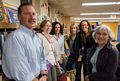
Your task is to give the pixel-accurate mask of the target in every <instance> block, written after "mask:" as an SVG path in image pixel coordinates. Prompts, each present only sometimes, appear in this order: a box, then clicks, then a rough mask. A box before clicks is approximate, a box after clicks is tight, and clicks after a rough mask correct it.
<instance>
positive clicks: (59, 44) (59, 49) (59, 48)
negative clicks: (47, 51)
mask: <svg viewBox="0 0 120 81" xmlns="http://www.w3.org/2000/svg"><path fill="white" fill-rule="evenodd" d="M52 40H53V44H54V47H55V58H56V60H57V61H59V60H60V57H61V54H64V36H63V35H61V34H60V35H59V37H58V38H57V37H56V36H55V35H53V36H52Z"/></svg>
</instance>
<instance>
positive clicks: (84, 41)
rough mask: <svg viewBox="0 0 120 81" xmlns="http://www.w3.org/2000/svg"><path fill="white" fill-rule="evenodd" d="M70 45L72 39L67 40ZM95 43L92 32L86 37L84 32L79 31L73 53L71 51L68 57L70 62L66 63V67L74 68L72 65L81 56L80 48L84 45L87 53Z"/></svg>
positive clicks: (68, 68)
mask: <svg viewBox="0 0 120 81" xmlns="http://www.w3.org/2000/svg"><path fill="white" fill-rule="evenodd" d="M67 43H68V45H70V40H69V39H68V40H67ZM94 43H95V41H94V39H93V38H92V33H91V34H90V35H89V36H88V37H86V38H85V37H84V35H83V32H78V33H77V35H76V38H75V40H74V43H73V53H70V56H69V58H68V62H67V64H66V69H67V70H71V69H73V67H72V65H73V64H74V63H76V62H77V59H78V57H79V55H80V54H79V50H80V49H81V48H82V47H84V53H85V54H87V52H89V49H90V48H91V47H92V45H93V44H94Z"/></svg>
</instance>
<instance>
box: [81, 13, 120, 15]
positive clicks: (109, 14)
mask: <svg viewBox="0 0 120 81" xmlns="http://www.w3.org/2000/svg"><path fill="white" fill-rule="evenodd" d="M80 15H120V12H112V13H81V14H80Z"/></svg>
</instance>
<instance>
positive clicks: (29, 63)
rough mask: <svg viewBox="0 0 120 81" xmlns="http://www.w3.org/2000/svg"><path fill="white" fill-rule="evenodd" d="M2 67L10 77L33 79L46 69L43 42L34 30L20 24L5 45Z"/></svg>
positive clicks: (27, 80)
mask: <svg viewBox="0 0 120 81" xmlns="http://www.w3.org/2000/svg"><path fill="white" fill-rule="evenodd" d="M2 69H3V72H4V73H5V75H6V76H7V77H8V78H11V79H15V80H16V81H32V79H33V78H35V77H37V76H38V75H39V74H40V71H41V70H46V69H47V68H46V61H45V57H44V52H43V44H42V41H41V40H40V39H39V37H38V36H37V35H36V34H35V32H34V31H33V30H30V29H28V28H27V27H24V26H22V25H21V26H20V28H19V29H17V30H15V31H14V32H12V33H11V34H9V35H8V36H7V38H6V40H5V43H4V45H3V57H2Z"/></svg>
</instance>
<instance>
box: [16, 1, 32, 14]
mask: <svg viewBox="0 0 120 81" xmlns="http://www.w3.org/2000/svg"><path fill="white" fill-rule="evenodd" d="M23 6H33V5H32V4H31V3H23V4H21V5H20V6H19V7H18V15H19V14H21V12H22V10H21V9H22V7H23Z"/></svg>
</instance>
